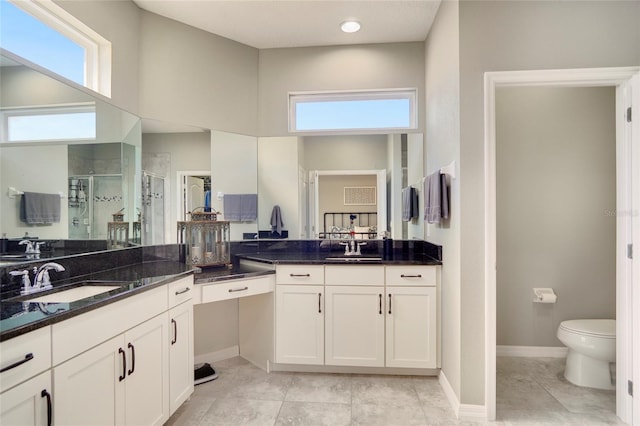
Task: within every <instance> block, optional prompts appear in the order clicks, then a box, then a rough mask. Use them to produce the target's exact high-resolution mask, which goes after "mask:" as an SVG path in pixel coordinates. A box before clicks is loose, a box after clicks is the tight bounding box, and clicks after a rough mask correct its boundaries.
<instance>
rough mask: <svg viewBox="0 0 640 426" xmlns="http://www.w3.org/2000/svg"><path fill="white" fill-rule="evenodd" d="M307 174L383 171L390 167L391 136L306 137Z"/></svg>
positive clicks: (305, 165)
mask: <svg viewBox="0 0 640 426" xmlns="http://www.w3.org/2000/svg"><path fill="white" fill-rule="evenodd" d="M303 144H304V164H303V166H304V168H305V169H306V170H382V169H384V168H386V167H387V136H386V135H367V136H348V135H345V136H305V137H304V138H303Z"/></svg>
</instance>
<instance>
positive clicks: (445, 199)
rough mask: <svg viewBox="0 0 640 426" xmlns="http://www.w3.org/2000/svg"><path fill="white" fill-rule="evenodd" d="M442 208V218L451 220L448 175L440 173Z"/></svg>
mask: <svg viewBox="0 0 640 426" xmlns="http://www.w3.org/2000/svg"><path fill="white" fill-rule="evenodd" d="M440 200H441V203H440V206H441V209H442V215H441V216H442V218H443V219H449V191H448V189H447V175H446V174H444V173H440Z"/></svg>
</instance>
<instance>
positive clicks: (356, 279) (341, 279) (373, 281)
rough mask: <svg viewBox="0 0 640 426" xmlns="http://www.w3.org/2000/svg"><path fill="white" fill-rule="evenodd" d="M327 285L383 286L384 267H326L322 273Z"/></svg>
mask: <svg viewBox="0 0 640 426" xmlns="http://www.w3.org/2000/svg"><path fill="white" fill-rule="evenodd" d="M324 275H325V282H326V283H327V285H384V266H382V265H373V266H371V265H367V266H353V265H344V266H343V265H340V266H333V265H332V266H327V267H326V268H325V271H324Z"/></svg>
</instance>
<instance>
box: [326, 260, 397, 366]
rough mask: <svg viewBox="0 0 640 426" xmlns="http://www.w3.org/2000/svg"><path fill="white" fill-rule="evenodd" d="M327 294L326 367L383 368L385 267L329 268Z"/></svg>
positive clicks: (327, 271) (327, 269) (327, 270)
mask: <svg viewBox="0 0 640 426" xmlns="http://www.w3.org/2000/svg"><path fill="white" fill-rule="evenodd" d="M325 292H326V312H325V364H326V365H343V366H360V367H384V319H385V318H384V317H385V316H384V308H385V306H384V266H381V265H372V266H350V265H348V266H347V265H345V266H326V267H325Z"/></svg>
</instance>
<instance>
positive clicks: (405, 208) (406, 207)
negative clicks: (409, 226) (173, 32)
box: [402, 186, 420, 222]
mask: <svg viewBox="0 0 640 426" xmlns="http://www.w3.org/2000/svg"><path fill="white" fill-rule="evenodd" d="M419 216H420V212H419V207H418V192H417V191H416V189H415V188H414V187H411V186H408V187H406V188H403V189H402V221H403V222H409V221H411V220H412V219H413V218H414V217H419Z"/></svg>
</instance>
